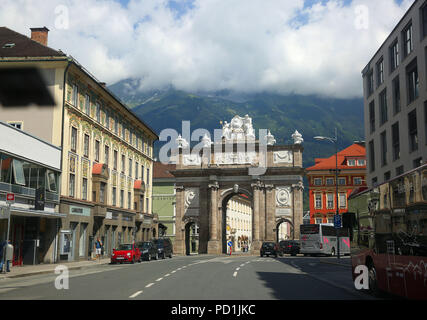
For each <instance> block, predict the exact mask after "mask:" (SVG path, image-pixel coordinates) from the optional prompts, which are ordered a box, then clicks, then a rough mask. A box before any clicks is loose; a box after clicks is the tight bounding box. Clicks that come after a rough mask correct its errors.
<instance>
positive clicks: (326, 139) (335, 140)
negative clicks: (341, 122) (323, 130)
mask: <svg viewBox="0 0 427 320" xmlns="http://www.w3.org/2000/svg"><path fill="white" fill-rule="evenodd" d="M314 140H317V141H329V142H331V143H333V144H334V145H335V199H336V200H335V202H336V218H338V217H339V209H338V145H337V142H338V137H337V128H335V137H334V138H330V137H323V136H317V137H314ZM336 231H337V258H338V259H339V258H340V241H339V240H340V239H339V229H338V228H336Z"/></svg>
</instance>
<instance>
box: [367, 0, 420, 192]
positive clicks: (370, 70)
mask: <svg viewBox="0 0 427 320" xmlns="http://www.w3.org/2000/svg"><path fill="white" fill-rule="evenodd" d="M426 36H427V1H425V0H416V1H415V2H414V3H413V5H412V6H411V7H410V8H409V10H408V11H407V12H406V13H405V15H404V16H403V18H402V19H401V20H400V21H399V23H398V24H397V26H396V27H395V28H394V29H393V31H392V32H391V33H390V35H389V36H388V37H387V39H386V40H385V42H384V43H383V44H382V45H381V47H380V48H379V49H378V51H377V52H376V53H375V55H374V56H373V57H372V59H371V60H370V61H369V63H368V65H367V66H366V67H365V68H364V69H363V71H362V75H363V90H364V110H365V118H364V123H365V137H366V151H367V160H368V163H367V164H368V165H367V170H368V172H367V183H368V186H372V185H375V184H380V183H383V182H385V181H387V180H389V179H391V178H394V177H396V176H398V175H400V174H402V173H404V172H406V171H408V170H411V169H413V168H415V167H418V166H420V164H422V163H423V162H424V161H426V160H427V126H426V122H427V79H426V74H427V69H426V68H427V64H426V59H427V37H426Z"/></svg>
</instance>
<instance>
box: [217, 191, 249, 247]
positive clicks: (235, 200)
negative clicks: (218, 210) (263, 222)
mask: <svg viewBox="0 0 427 320" xmlns="http://www.w3.org/2000/svg"><path fill="white" fill-rule="evenodd" d="M252 230H253V205H252V197H251V195H250V194H249V193H248V192H245V191H242V190H238V192H232V193H230V194H228V195H227V196H225V197H224V199H223V200H222V253H224V254H227V253H229V248H230V247H229V245H228V244H229V243H231V250H232V252H238V253H246V252H250V250H251V247H252V241H253V236H252Z"/></svg>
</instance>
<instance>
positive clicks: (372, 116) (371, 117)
mask: <svg viewBox="0 0 427 320" xmlns="http://www.w3.org/2000/svg"><path fill="white" fill-rule="evenodd" d="M369 123H370V126H371V133H373V132H375V102H374V100H372V102H371V103H370V104H369Z"/></svg>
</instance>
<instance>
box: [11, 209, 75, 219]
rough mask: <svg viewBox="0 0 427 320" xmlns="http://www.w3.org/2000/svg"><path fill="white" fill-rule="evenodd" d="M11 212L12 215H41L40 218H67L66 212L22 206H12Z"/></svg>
mask: <svg viewBox="0 0 427 320" xmlns="http://www.w3.org/2000/svg"><path fill="white" fill-rule="evenodd" d="M11 214H12V216H21V217H39V218H51V219H59V218H65V217H66V216H67V214H66V213H59V212H49V211H42V210H31V209H22V208H14V207H12V208H11Z"/></svg>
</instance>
